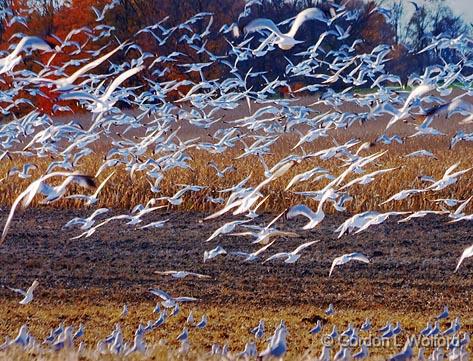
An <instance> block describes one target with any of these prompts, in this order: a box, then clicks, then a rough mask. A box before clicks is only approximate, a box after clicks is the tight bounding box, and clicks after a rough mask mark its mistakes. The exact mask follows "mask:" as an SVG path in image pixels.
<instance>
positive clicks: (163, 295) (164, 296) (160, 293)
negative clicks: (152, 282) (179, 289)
mask: <svg viewBox="0 0 473 361" xmlns="http://www.w3.org/2000/svg"><path fill="white" fill-rule="evenodd" d="M149 291H150V292H151V293H152V294H153V295H155V296H158V297H161V298H162V299H163V300H164V301H167V300H172V297H171V295H170V294H169V293H166V292H164V291H162V290H160V289H157V288H151V289H150V290H149Z"/></svg>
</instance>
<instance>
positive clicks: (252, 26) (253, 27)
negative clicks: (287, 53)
mask: <svg viewBox="0 0 473 361" xmlns="http://www.w3.org/2000/svg"><path fill="white" fill-rule="evenodd" d="M263 29H267V30H269V31H271V32H272V33H274V34H276V35H277V36H279V37H282V36H283V35H282V33H281V31H280V30H279V29H278V27H277V26H276V24H275V23H274V22H273V21H272V20H270V19H266V18H259V19H254V20H253V21H251V22H250V23H249V24H248V25H247V26H245V28H244V29H243V31H244V32H245V34H250V33H253V32H255V31H259V30H263Z"/></svg>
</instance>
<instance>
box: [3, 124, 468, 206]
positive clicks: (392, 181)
mask: <svg viewBox="0 0 473 361" xmlns="http://www.w3.org/2000/svg"><path fill="white" fill-rule="evenodd" d="M448 122H449V123H447V124H446V125H445V124H443V126H442V125H441V126H440V127H439V129H440V130H442V131H445V132H446V133H447V134H449V135H450V136H453V134H454V132H453V129H456V128H455V124H454V123H453V121H450V120H448ZM353 128H354V129H351V130H350V131H347V130H338V131H334V132H332V134H331V136H333V137H334V138H335V139H336V140H337V142H338V143H339V144H342V143H343V142H346V141H348V140H349V139H352V138H357V139H359V140H360V141H361V142H365V141H370V142H373V141H374V140H375V139H376V137H377V135H378V134H381V133H380V132H382V130H383V128H382V127H380V124H364V125H361V126H355V127H353ZM410 128H411V127H409V126H407V125H403V126H401V127H398V129H397V130H398V132H395V131H394V132H393V134H395V133H398V134H401V135H402V133H405V134H412V132H407V133H406V131H407V130H408V129H410ZM468 128H469V127H466V129H468ZM449 139H450V138H449V137H430V136H423V137H416V138H407V139H406V140H405V143H404V144H402V145H399V144H392V145H384V144H376V145H374V146H373V147H371V148H369V149H368V150H366V151H362V152H361V154H362V155H368V154H374V153H375V152H379V151H384V150H386V151H387V152H386V154H384V155H383V156H382V157H381V158H379V159H378V161H377V162H375V163H374V164H371V165H370V166H369V167H367V168H366V171H367V172H370V171H375V170H377V169H383V168H393V167H399V169H397V170H395V171H393V172H390V173H386V174H384V175H380V176H378V177H377V178H376V179H375V180H374V181H373V182H372V183H370V184H368V185H364V186H363V185H355V186H353V187H351V188H350V189H348V190H347V191H348V193H349V194H350V195H352V196H353V197H354V200H353V201H351V202H349V203H347V206H348V207H347V210H348V211H349V212H351V213H358V212H361V211H366V210H377V211H388V210H405V211H407V210H409V211H416V210H425V209H434V210H439V209H440V208H438V206H436V205H435V204H432V202H430V200H431V199H432V198H435V199H436V198H449V197H452V198H457V199H465V198H467V197H468V196H470V195H471V193H470V191H471V189H472V188H473V187H472V186H473V181H472V178H471V177H470V176H469V173H467V174H465V175H464V176H463V177H461V178H460V180H459V181H458V182H457V183H456V184H454V185H451V186H449V187H448V188H447V189H445V190H443V191H441V192H436V193H435V194H432V193H431V192H427V193H422V194H419V195H414V196H412V197H409V198H408V199H407V200H405V201H400V202H396V201H395V202H390V203H388V204H385V205H383V206H379V204H380V203H381V202H382V201H384V200H386V199H387V198H389V197H390V196H391V195H393V194H395V193H397V192H399V191H400V190H402V189H407V188H422V187H426V186H427V185H428V184H426V183H424V184H422V183H421V182H420V181H419V179H418V176H420V175H429V176H433V177H434V178H435V179H440V178H441V177H442V175H443V173H444V172H445V170H446V169H447V168H449V167H450V166H451V165H453V164H455V163H457V162H460V166H459V167H458V170H459V169H464V168H467V167H470V166H471V165H472V164H473V152H472V150H473V146H472V145H471V144H470V143H468V142H460V143H459V144H457V145H456V146H455V147H454V148H453V149H449ZM297 140H298V138H297V137H295V136H294V135H283V136H281V138H280V139H279V140H278V141H277V142H276V143H275V144H274V145H273V146H272V148H271V154H270V155H265V156H264V159H265V161H266V163H267V165H268V166H269V167H271V166H272V165H274V164H275V163H277V162H278V161H279V160H281V159H283V158H284V157H285V156H287V155H290V154H302V153H301V150H300V148H299V149H295V150H292V149H291V148H292V147H293V145H294V144H295V143H296V142H297ZM361 142H360V145H361ZM333 146H334V143H333V142H332V141H331V140H327V138H323V139H318V140H316V141H315V142H313V143H311V144H304V145H303V149H304V151H305V152H306V153H310V152H315V151H318V150H321V149H326V148H328V147H333ZM104 147H105V144H104V143H99V144H97V145H94V148H96V149H95V153H93V154H92V155H91V156H88V157H86V158H83V159H81V161H80V163H79V164H78V165H77V170H79V171H81V172H83V173H85V174H89V175H93V174H95V172H96V171H97V169H98V168H99V167H100V165H101V164H102V162H103V157H104V155H105V153H104V151H103V149H104ZM240 147H241V148H240ZM357 148H358V146H355V147H353V148H352V152H355V151H356V149H357ZM242 149H243V144H241V143H239V142H237V145H236V147H235V148H232V149H229V150H227V151H226V152H224V153H222V154H217V155H212V154H209V153H208V152H205V151H202V150H196V149H192V148H191V149H189V151H188V152H187V154H188V155H189V156H190V157H191V159H190V160H189V161H188V164H189V166H190V167H191V168H192V169H180V168H179V169H172V170H170V171H167V172H166V173H165V178H164V179H163V181H162V182H161V183H160V186H161V193H159V194H153V193H152V192H151V191H150V183H149V182H151V181H152V179H151V178H148V177H147V176H146V175H145V174H144V172H140V171H136V172H134V174H133V178H132V177H131V176H130V170H129V169H128V170H125V167H124V166H120V165H119V166H117V167H114V168H113V170H116V174H115V175H114V176H113V177H112V179H111V180H110V182H109V183H108V184H107V185H106V186H105V188H104V189H103V191H102V192H101V195H100V197H99V198H100V201H99V206H101V207H112V208H121V209H129V208H132V207H134V206H135V205H136V204H139V203H142V204H144V203H146V202H147V201H148V200H149V199H150V198H152V197H160V196H172V195H173V194H174V193H175V192H177V191H178V190H179V189H180V186H179V184H193V185H202V186H206V187H207V188H206V189H205V190H203V191H199V192H196V193H191V194H190V195H187V196H185V197H184V202H183V204H181V205H180V206H179V207H178V209H179V210H188V211H211V210H214V209H218V207H219V206H218V205H215V204H212V203H210V202H208V201H206V198H207V196H212V197H218V193H217V191H218V190H220V189H224V188H227V187H231V186H233V185H235V184H237V183H238V182H239V181H241V180H242V179H244V178H245V177H247V176H249V175H251V179H250V181H249V182H248V184H249V185H253V186H256V185H257V184H258V183H260V182H261V181H262V180H263V179H264V168H263V166H262V165H261V162H260V161H259V160H258V157H257V156H248V157H245V158H242V159H235V158H237V157H238V156H239V155H240V154H241V153H242V152H243V150H242ZM420 149H426V150H429V151H431V152H433V153H434V155H435V156H436V158H437V159H433V158H424V157H422V158H419V157H417V158H406V157H405V155H406V154H408V153H411V152H413V151H417V150H420ZM148 156H149V157H153V155H152V154H148ZM158 156H159V155H155V156H154V157H156V158H157V157H158ZM143 158H144V159H146V157H143ZM53 160H60V159H56V158H35V159H34V160H31V159H28V158H26V159H25V158H20V157H17V156H15V155H14V154H13V155H12V160H10V159H8V158H7V157H4V159H3V160H2V162H1V163H0V175H4V176H5V175H6V174H7V173H8V171H9V169H11V168H12V167H18V168H19V167H21V166H22V165H23V164H24V163H25V162H33V163H34V164H35V165H37V166H38V169H37V170H33V171H32V172H31V174H32V177H31V178H29V179H26V180H22V179H19V178H18V177H6V178H4V179H3V180H2V182H1V183H0V204H2V205H4V206H6V205H10V204H12V202H13V200H14V199H15V198H16V196H17V195H18V194H19V193H21V191H22V190H23V189H24V188H25V187H26V186H27V185H28V184H29V183H30V182H31V180H32V179H35V178H37V177H39V176H40V175H42V174H44V172H45V170H46V168H47V166H48V165H49V163H50V162H51V161H53ZM210 161H213V162H215V163H216V164H217V166H218V167H219V168H220V169H223V168H225V167H226V166H228V165H233V166H234V167H235V168H236V170H237V171H236V172H233V173H227V174H226V175H225V177H224V178H219V177H217V175H216V172H215V170H214V169H212V168H210V167H209V166H208V163H209V162H210ZM315 166H321V167H324V168H326V169H327V170H329V171H330V172H331V174H333V175H334V176H337V175H339V174H340V173H341V172H342V171H343V170H344V169H345V166H344V163H343V162H342V161H341V160H336V159H330V160H328V161H322V160H320V159H319V158H311V159H308V160H305V161H303V162H302V163H301V164H298V165H296V166H295V167H293V168H292V169H291V170H290V171H289V172H288V173H287V174H285V175H284V176H283V177H281V178H279V179H276V180H275V181H274V182H271V183H270V184H269V185H268V186H267V187H266V189H264V190H263V193H264V194H265V195H270V197H269V198H268V200H267V201H266V202H265V203H264V204H263V205H262V206H261V208H260V209H261V210H262V211H271V212H276V211H281V210H283V209H285V208H287V207H289V206H290V205H292V204H296V203H301V202H305V203H307V204H308V205H309V206H315V205H316V203H314V202H312V201H311V200H310V199H307V198H303V197H301V196H298V195H295V194H294V193H293V192H296V191H313V190H318V189H322V188H323V187H324V186H325V185H326V184H327V183H328V180H324V179H322V180H319V181H317V182H315V183H314V182H310V181H308V182H304V183H299V184H298V185H296V186H295V187H293V188H291V189H290V190H288V191H285V190H284V189H285V187H286V185H287V184H288V182H289V181H290V180H291V179H292V177H294V176H295V175H296V174H299V173H302V172H304V171H307V170H309V169H311V168H313V167H315ZM110 172H111V170H110V169H109V170H107V171H104V172H103V173H102V174H101V175H100V177H99V179H98V182H100V181H101V180H103V179H104V178H105V177H106V176H108V174H110ZM355 176H356V175H353V174H352V175H350V176H349V177H348V178H347V179H346V182H348V181H350V180H351V179H353V178H355ZM73 191H80V190H77V189H74V190H73ZM163 204H166V203H164V202H163ZM53 206H56V207H59V208H61V207H80V206H81V202H78V201H72V200H60V201H58V202H56V203H54V204H53ZM327 208H330V209H327V212H329V213H330V212H332V211H333V209H332V207H327Z"/></svg>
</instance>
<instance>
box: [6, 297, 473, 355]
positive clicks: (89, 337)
mask: <svg viewBox="0 0 473 361" xmlns="http://www.w3.org/2000/svg"><path fill="white" fill-rule="evenodd" d="M153 306H154V305H153V304H152V303H150V302H143V303H137V304H129V310H130V312H129V315H128V317H127V318H126V319H122V320H120V319H119V317H118V315H119V314H120V310H121V305H118V304H113V303H109V302H107V301H104V302H101V303H99V304H96V303H95V304H94V303H87V302H85V301H82V302H74V303H73V304H72V303H71V302H67V301H66V302H64V303H63V302H61V303H55V304H51V303H38V302H36V303H35V304H32V305H28V306H25V307H22V308H18V307H16V304H14V303H13V302H12V301H5V300H3V301H1V303H0V313H1V314H6V313H8V314H9V315H10V317H9V321H8V322H6V321H5V320H4V319H2V321H1V322H0V332H1V334H8V335H10V336H11V337H12V336H14V335H15V334H16V331H17V329H18V328H19V326H20V325H21V324H22V323H24V322H27V323H28V325H29V327H30V331H31V333H32V334H33V335H34V336H35V337H37V338H38V340H42V338H44V337H46V335H47V334H48V333H49V330H50V329H51V328H53V327H56V326H57V325H58V324H59V323H60V322H65V323H66V324H73V325H75V326H76V327H77V326H78V324H79V323H80V322H82V323H84V324H85V326H86V332H85V335H84V338H83V341H84V343H85V344H86V346H87V351H85V352H84V353H81V354H80V355H78V354H77V353H75V352H59V353H55V352H50V351H42V352H40V351H39V350H38V351H37V352H36V353H30V354H28V355H25V353H24V352H21V351H19V350H14V349H13V350H11V351H8V352H6V353H0V360H24V359H25V358H28V359H37V360H48V361H49V360H98V359H100V360H121V359H123V358H122V357H118V356H112V355H100V357H99V355H97V354H96V353H95V352H92V350H93V349H95V344H96V342H97V340H99V339H103V338H105V336H107V335H108V334H110V333H111V331H112V329H113V327H114V325H115V323H116V322H120V324H121V326H122V330H123V332H124V337H125V339H126V340H128V341H129V342H132V339H133V332H134V330H135V328H136V326H137V325H138V323H140V322H141V323H146V322H147V321H148V320H151V319H156V317H157V316H156V315H153V314H152V312H151V310H152V309H153ZM190 310H193V313H194V316H195V318H196V319H199V318H200V317H201V316H202V315H203V314H206V315H207V316H208V317H209V324H208V326H207V327H206V328H205V329H203V330H197V329H194V328H193V327H189V329H190V334H189V342H190V344H191V346H192V347H191V351H190V353H189V354H188V355H186V356H183V355H179V354H178V352H177V351H178V349H179V342H178V341H176V337H177V335H178V334H179V333H180V332H181V331H182V328H183V327H184V324H185V319H186V317H187V314H188V313H189V311H190ZM241 311H242V307H241V305H240V306H237V305H225V306H207V305H203V304H198V305H192V306H190V305H187V306H183V307H182V309H181V312H180V314H178V315H177V316H176V317H171V318H169V319H168V322H166V324H165V325H164V326H162V327H161V328H159V329H157V330H154V331H152V332H151V333H149V334H147V336H146V342H147V344H148V346H149V353H148V354H147V355H146V357H143V356H139V355H137V356H135V357H132V358H131V360H134V359H136V360H141V359H147V360H173V359H181V358H182V359H194V360H197V359H198V360H207V359H211V358H210V356H209V350H210V348H211V345H212V344H213V343H218V344H220V345H223V344H224V343H226V344H228V345H229V348H230V351H231V352H233V353H237V352H239V351H241V350H242V349H243V347H244V344H245V343H246V342H248V341H251V340H253V339H254V337H253V336H252V335H251V334H250V332H249V330H250V329H251V328H253V327H254V326H256V325H257V324H258V320H260V319H264V320H265V321H266V330H267V331H266V335H267V336H269V335H270V334H271V332H272V330H273V329H274V328H275V327H276V326H277V325H278V324H279V322H280V320H282V319H283V320H285V322H286V324H287V327H288V331H289V336H288V354H287V359H289V360H296V359H297V360H298V359H304V358H305V359H310V357H313V356H315V355H318V354H319V353H320V350H321V348H322V336H321V335H316V336H313V335H310V334H309V332H308V331H309V330H310V328H311V327H312V326H313V325H314V324H315V321H316V319H318V318H319V317H321V318H322V319H324V320H326V321H323V322H325V325H324V328H323V333H325V334H327V333H329V332H330V331H331V329H332V326H333V325H336V326H337V328H338V330H339V331H343V330H344V329H345V328H346V327H347V326H348V324H349V323H352V324H353V325H355V326H360V325H361V323H362V322H363V320H364V319H366V318H370V319H372V320H373V326H374V328H373V330H377V329H378V328H380V327H382V326H384V325H385V324H386V323H387V322H388V321H390V322H393V321H397V320H398V321H400V322H401V324H402V327H403V333H402V335H401V336H400V337H399V339H398V340H397V341H396V343H394V341H393V342H392V343H391V344H390V345H388V346H386V347H384V348H372V349H371V350H370V353H371V357H370V359H373V360H378V359H383V356H386V355H389V354H393V353H395V352H397V351H398V350H399V349H400V348H401V347H402V345H403V344H404V342H405V339H406V337H407V336H410V335H414V334H417V333H418V332H419V331H420V330H421V329H423V328H424V326H425V324H426V322H427V321H429V320H430V319H431V316H432V315H425V314H421V313H419V312H412V311H409V310H406V311H405V312H399V311H395V310H388V309H385V308H377V309H376V308H374V309H369V310H363V311H362V310H351V309H345V310H342V309H337V313H336V314H335V315H334V316H333V317H331V318H328V319H327V317H326V316H325V315H324V313H323V310H322V309H320V308H317V307H314V306H311V305H306V306H302V307H301V306H297V307H288V308H285V309H278V308H276V307H275V308H272V309H271V308H264V309H258V308H247V309H245V312H241ZM451 311H453V313H454V312H455V310H451ZM465 316H466V317H463V318H462V325H463V326H462V329H463V330H469V331H471V330H472V329H473V318H472V317H471V315H465ZM443 327H445V325H443ZM371 335H372V336H375V335H377V333H376V331H372V334H371ZM368 336H369V334H368V333H365V334H364V333H360V337H365V338H367V337H368ZM265 345H266V343H265V341H264V340H263V341H259V342H258V350H259V351H261V350H263V349H264V347H265ZM398 345H400V346H398ZM334 349H338V346H336V347H334ZM431 351H432V349H427V350H426V354H428V353H430V352H431ZM213 359H215V358H213Z"/></svg>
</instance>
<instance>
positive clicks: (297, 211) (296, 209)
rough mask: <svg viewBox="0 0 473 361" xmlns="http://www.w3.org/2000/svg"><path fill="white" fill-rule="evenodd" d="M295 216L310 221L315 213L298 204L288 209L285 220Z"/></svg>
mask: <svg viewBox="0 0 473 361" xmlns="http://www.w3.org/2000/svg"><path fill="white" fill-rule="evenodd" d="M297 216H304V217H306V218H308V219H310V220H312V218H314V216H315V213H314V211H312V209H310V208H309V207H307V206H306V205H305V204H298V205H296V206H293V207H291V208H290V209H289V211H288V212H287V214H286V218H287V219H291V218H295V217H297Z"/></svg>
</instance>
